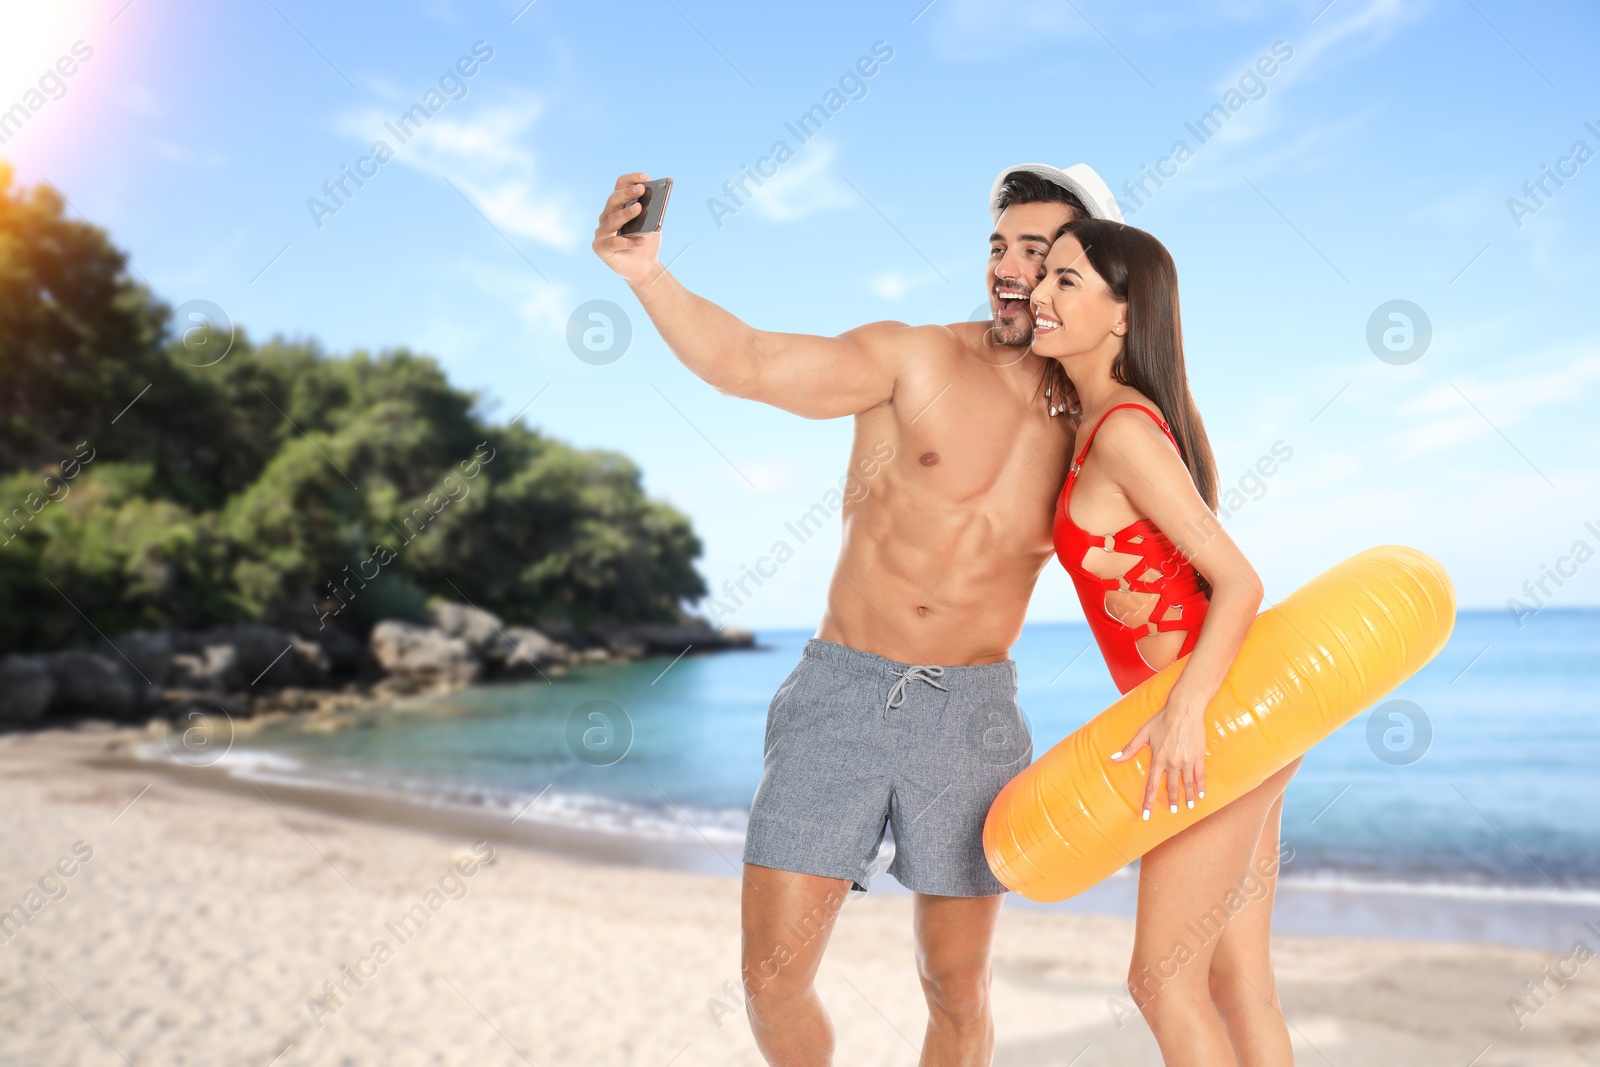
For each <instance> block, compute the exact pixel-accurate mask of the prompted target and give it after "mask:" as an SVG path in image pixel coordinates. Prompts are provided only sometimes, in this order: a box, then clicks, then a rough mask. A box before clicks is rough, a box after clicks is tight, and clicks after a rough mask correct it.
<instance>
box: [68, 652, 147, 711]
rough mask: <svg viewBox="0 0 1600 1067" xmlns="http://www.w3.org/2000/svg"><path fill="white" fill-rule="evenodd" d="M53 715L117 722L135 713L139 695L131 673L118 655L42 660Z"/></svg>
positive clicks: (91, 654) (74, 655) (85, 654)
mask: <svg viewBox="0 0 1600 1067" xmlns="http://www.w3.org/2000/svg"><path fill="white" fill-rule="evenodd" d="M44 660H45V665H46V669H47V670H48V671H49V672H50V680H51V681H52V682H53V683H55V684H54V689H53V692H52V694H51V697H50V710H51V711H52V712H66V713H68V714H72V713H79V714H82V713H92V714H95V715H102V716H108V717H110V718H114V719H120V718H123V717H125V716H127V715H128V714H129V713H131V712H132V711H134V710H135V709H136V708H137V707H138V706H139V704H140V702H141V697H142V696H143V693H141V691H140V689H139V687H138V683H136V681H135V678H134V676H133V671H132V670H131V669H130V668H129V666H128V664H127V663H126V661H124V660H122V658H121V656H120V655H118V654H117V653H112V655H110V656H103V655H101V654H100V653H98V652H54V653H51V654H50V655H48V656H45V657H44Z"/></svg>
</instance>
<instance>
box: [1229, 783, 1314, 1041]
mask: <svg viewBox="0 0 1600 1067" xmlns="http://www.w3.org/2000/svg"><path fill="white" fill-rule="evenodd" d="M1299 766H1300V761H1299V760H1295V761H1294V762H1293V763H1292V764H1290V765H1289V766H1288V767H1285V768H1284V769H1283V770H1282V771H1280V772H1278V774H1276V775H1274V776H1273V778H1271V779H1269V780H1268V781H1267V782H1265V783H1263V784H1262V785H1261V787H1260V788H1262V789H1268V788H1269V787H1271V786H1273V784H1274V782H1277V783H1278V785H1277V789H1278V795H1277V798H1276V799H1275V800H1273V802H1272V806H1271V807H1270V808H1268V809H1267V819H1266V823H1265V825H1263V826H1262V827H1261V837H1260V840H1258V841H1257V842H1256V850H1255V856H1254V858H1252V859H1251V861H1250V876H1251V882H1250V891H1249V893H1248V894H1247V896H1249V897H1250V900H1251V903H1250V904H1249V906H1248V907H1245V908H1243V909H1242V910H1241V911H1240V912H1239V914H1238V915H1235V916H1234V917H1233V920H1232V921H1231V922H1229V923H1228V926H1227V929H1225V930H1224V931H1223V933H1222V936H1221V937H1220V938H1218V939H1217V951H1216V953H1215V954H1214V955H1213V956H1212V957H1211V999H1212V1000H1213V1001H1214V1002H1215V1003H1216V1005H1217V1010H1218V1011H1220V1012H1221V1013H1222V1018H1223V1021H1224V1022H1226V1023H1227V1026H1228V1036H1229V1037H1231V1038H1232V1039H1233V1047H1234V1051H1235V1053H1236V1054H1237V1055H1238V1058H1239V1063H1240V1064H1242V1065H1244V1067H1278V1065H1279V1064H1285V1065H1288V1064H1293V1063H1294V1052H1293V1050H1292V1048H1291V1046H1290V1044H1289V1028H1288V1025H1287V1024H1286V1023H1285V1021H1284V1018H1283V1012H1282V1011H1281V1010H1280V1008H1281V1006H1280V1005H1279V1003H1278V986H1277V981H1276V979H1275V978H1274V977H1273V975H1272V906H1273V902H1274V901H1275V900H1276V899H1277V892H1278V864H1279V857H1280V850H1279V847H1278V841H1279V827H1280V825H1281V823H1282V815H1283V791H1282V790H1283V787H1284V786H1285V785H1287V784H1288V781H1289V778H1290V777H1292V776H1293V774H1294V772H1295V771H1296V770H1297V769H1298V768H1299Z"/></svg>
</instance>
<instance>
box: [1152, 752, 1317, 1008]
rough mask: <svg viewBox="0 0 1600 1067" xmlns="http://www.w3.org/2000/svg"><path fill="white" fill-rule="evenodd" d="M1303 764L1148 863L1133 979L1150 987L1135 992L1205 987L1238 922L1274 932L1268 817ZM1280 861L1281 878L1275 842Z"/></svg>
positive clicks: (1159, 850)
mask: <svg viewBox="0 0 1600 1067" xmlns="http://www.w3.org/2000/svg"><path fill="white" fill-rule="evenodd" d="M1298 766H1299V761H1296V762H1295V763H1293V764H1291V765H1289V766H1288V767H1285V768H1284V769H1283V770H1281V771H1279V772H1278V773H1277V774H1274V775H1273V776H1272V777H1271V778H1268V779H1267V780H1266V781H1265V782H1263V783H1261V785H1259V786H1257V787H1256V788H1255V789H1253V790H1251V791H1250V792H1249V793H1246V794H1245V795H1244V796H1242V797H1240V798H1239V799H1238V800H1235V801H1234V802H1233V803H1231V804H1229V805H1228V806H1226V807H1224V808H1223V809H1222V810H1220V811H1217V812H1214V813H1212V814H1211V815H1209V816H1207V817H1206V818H1204V819H1202V820H1201V821H1200V822H1198V823H1196V824H1195V825H1194V826H1191V827H1190V828H1189V829H1187V830H1185V831H1184V832H1183V833H1181V834H1178V835H1177V836H1176V837H1173V838H1171V839H1170V840H1168V841H1164V842H1162V843H1161V844H1160V845H1157V846H1156V847H1155V848H1153V849H1151V850H1150V851H1149V852H1147V853H1146V854H1145V856H1144V858H1143V859H1142V860H1140V863H1139V907H1138V924H1137V927H1136V929H1135V933H1134V954H1133V966H1132V968H1131V971H1132V973H1131V975H1130V978H1131V979H1132V981H1133V983H1134V985H1135V986H1136V987H1137V986H1141V985H1142V986H1144V989H1143V990H1142V991H1141V989H1139V988H1135V989H1134V992H1135V993H1136V994H1140V993H1141V992H1143V993H1153V992H1154V991H1156V990H1158V989H1160V988H1162V987H1163V986H1166V985H1168V984H1172V983H1174V982H1179V983H1184V984H1189V983H1195V984H1203V983H1205V982H1206V981H1207V976H1208V974H1209V971H1210V968H1211V960H1212V957H1213V955H1214V954H1215V953H1216V952H1217V950H1218V946H1219V944H1221V943H1222V942H1223V940H1224V939H1225V937H1226V935H1227V933H1228V931H1229V930H1230V928H1231V927H1233V926H1234V925H1235V924H1249V926H1250V928H1251V929H1252V930H1255V929H1259V930H1260V931H1265V932H1270V929H1271V895H1270V889H1271V887H1272V885H1273V882H1274V881H1275V879H1274V880H1272V881H1268V880H1266V879H1264V878H1263V876H1262V875H1261V874H1260V873H1259V872H1257V871H1256V870H1255V868H1256V867H1257V866H1258V865H1259V856H1260V855H1261V853H1260V848H1261V842H1262V836H1263V831H1264V829H1265V828H1266V825H1267V822H1268V816H1269V815H1271V814H1273V811H1274V806H1275V805H1276V804H1277V803H1278V801H1279V798H1280V797H1282V795H1283V789H1284V786H1285V785H1286V784H1287V783H1288V781H1289V779H1290V778H1291V777H1293V775H1294V772H1295V770H1296V769H1297V768H1298ZM1202 803H1203V802H1202ZM1274 825H1276V821H1275V820H1274ZM1273 837H1274V839H1275V838H1276V834H1275V833H1274V834H1273ZM1272 856H1273V865H1272V873H1273V874H1275V873H1276V869H1277V868H1276V844H1275V843H1274V844H1273V847H1272ZM1238 940H1241V941H1243V942H1245V943H1249V942H1250V941H1251V940H1253V938H1250V937H1246V938H1241V939H1238Z"/></svg>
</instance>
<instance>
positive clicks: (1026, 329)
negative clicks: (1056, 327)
mask: <svg viewBox="0 0 1600 1067" xmlns="http://www.w3.org/2000/svg"><path fill="white" fill-rule="evenodd" d="M989 333H990V335H991V336H992V337H993V338H994V343H995V344H997V345H1002V346H1004V347H1006V348H1026V347H1028V346H1029V345H1030V344H1032V343H1033V319H1031V318H1029V317H1028V316H1027V315H1025V314H1018V315H1015V316H1012V320H1011V324H1010V325H1006V324H1005V322H1004V320H1002V319H1001V317H1000V315H999V314H998V313H996V314H995V316H994V318H992V319H991V320H990V323H989Z"/></svg>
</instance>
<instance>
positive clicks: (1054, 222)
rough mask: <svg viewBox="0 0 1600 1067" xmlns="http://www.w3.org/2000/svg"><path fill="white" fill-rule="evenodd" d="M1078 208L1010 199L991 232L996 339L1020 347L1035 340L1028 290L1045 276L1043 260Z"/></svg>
mask: <svg viewBox="0 0 1600 1067" xmlns="http://www.w3.org/2000/svg"><path fill="white" fill-rule="evenodd" d="M1076 215H1077V213H1076V212H1075V211H1073V209H1072V208H1071V207H1070V206H1069V205H1067V204H1047V203H1037V204H1012V205H1011V206H1010V207H1008V208H1006V209H1005V210H1004V211H1002V212H1001V213H1000V218H999V219H998V220H996V222H995V224H994V233H992V234H990V235H989V267H988V270H987V271H986V272H985V275H984V279H985V282H986V283H987V285H988V288H989V313H990V316H991V318H992V319H993V322H994V339H995V342H996V343H997V344H1002V345H1012V346H1017V347H1021V346H1023V345H1026V344H1028V343H1029V342H1030V341H1032V340H1033V318H1032V317H1031V315H1030V311H1029V306H1028V295H1029V294H1030V293H1032V292H1033V287H1034V286H1035V285H1037V284H1039V279H1041V278H1043V277H1044V259H1045V256H1046V255H1048V254H1049V252H1050V244H1051V242H1052V241H1054V240H1055V236H1056V231H1057V230H1059V229H1061V227H1062V226H1064V225H1066V224H1067V223H1068V222H1071V221H1072V220H1073V218H1075V217H1076Z"/></svg>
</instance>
